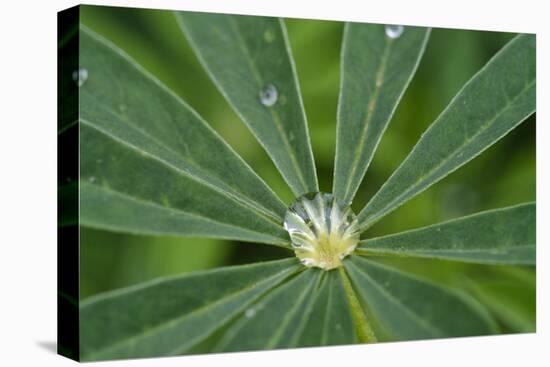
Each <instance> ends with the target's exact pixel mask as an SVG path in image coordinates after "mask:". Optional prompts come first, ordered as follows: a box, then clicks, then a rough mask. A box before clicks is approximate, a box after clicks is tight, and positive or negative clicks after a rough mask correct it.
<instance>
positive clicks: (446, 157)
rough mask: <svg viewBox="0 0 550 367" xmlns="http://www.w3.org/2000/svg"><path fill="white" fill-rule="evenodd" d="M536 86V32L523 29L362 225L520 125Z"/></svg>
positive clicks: (380, 195)
mask: <svg viewBox="0 0 550 367" xmlns="http://www.w3.org/2000/svg"><path fill="white" fill-rule="evenodd" d="M535 87H536V82H535V37H534V36H533V35H519V36H517V37H515V38H514V39H513V40H512V41H510V42H509V43H508V44H507V45H506V46H504V47H503V48H502V50H500V51H499V52H498V53H497V54H496V55H495V56H494V57H493V58H492V59H491V60H490V61H489V62H488V63H487V64H486V65H485V66H484V67H483V68H482V69H481V70H480V71H479V72H478V73H477V74H476V75H474V76H473V77H472V79H470V81H469V82H468V83H466V85H465V86H464V87H463V88H462V90H461V91H460V92H459V93H458V94H457V95H456V96H455V97H454V99H453V100H452V101H451V103H450V104H449V105H448V106H447V108H446V109H445V110H444V111H443V112H442V113H441V115H440V116H439V117H438V118H437V119H436V121H435V122H434V123H433V124H432V125H431V126H430V127H429V128H428V130H426V132H425V133H424V134H423V135H422V137H421V138H420V140H419V141H418V143H417V144H416V146H415V147H414V149H413V150H412V152H411V153H410V154H409V156H408V157H407V158H406V159H405V160H404V161H403V163H402V164H401V165H400V166H399V168H397V169H396V170H395V172H394V173H393V174H392V175H391V177H390V178H389V179H388V181H386V183H384V185H383V186H382V188H381V189H380V190H379V191H378V192H377V193H376V195H375V196H374V197H373V198H372V199H371V200H370V201H369V203H368V204H367V205H366V206H365V208H364V209H363V210H362V211H361V212H360V213H359V222H360V225H361V227H362V228H363V229H366V228H368V227H370V226H371V225H372V224H373V223H375V222H376V221H378V220H379V219H380V218H381V217H383V216H384V215H386V214H388V213H390V212H391V211H393V210H395V209H396V208H397V207H399V206H400V205H402V204H403V203H405V202H406V201H407V200H409V199H411V198H412V197H414V196H415V195H417V194H419V193H420V192H422V191H424V190H425V189H427V188H428V187H430V186H431V185H433V184H434V183H436V182H438V181H439V180H441V179H442V178H443V177H445V176H447V175H448V174H450V173H451V172H453V171H454V170H456V169H457V168H458V167H460V166H462V165H463V164H465V163H467V162H468V161H470V160H471V159H473V158H474V157H476V156H477V155H479V154H480V153H481V152H483V151H484V150H485V149H487V148H488V147H490V146H491V145H493V144H494V143H495V142H496V141H497V140H499V139H500V138H502V137H503V136H504V135H506V134H507V133H508V132H510V130H512V129H513V128H514V127H516V126H517V125H519V124H520V123H521V122H522V121H523V120H524V119H525V118H527V117H528V116H529V115H531V114H532V113H533V112H534V111H535V89H536V88H535ZM427 103H429V102H427Z"/></svg>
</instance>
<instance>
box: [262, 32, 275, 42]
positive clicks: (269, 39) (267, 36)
mask: <svg viewBox="0 0 550 367" xmlns="http://www.w3.org/2000/svg"><path fill="white" fill-rule="evenodd" d="M274 40H275V33H274V32H273V31H272V30H271V29H267V30H266V31H265V32H264V41H266V42H267V43H271V42H273V41H274Z"/></svg>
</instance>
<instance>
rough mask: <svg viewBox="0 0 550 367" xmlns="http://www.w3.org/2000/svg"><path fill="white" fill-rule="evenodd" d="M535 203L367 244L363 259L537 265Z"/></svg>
mask: <svg viewBox="0 0 550 367" xmlns="http://www.w3.org/2000/svg"><path fill="white" fill-rule="evenodd" d="M535 215H536V208H535V204H534V203H527V204H522V205H517V206H512V207H508V208H502V209H496V210H489V211H485V212H481V213H477V214H474V215H470V216H467V217H463V218H458V219H454V220H450V221H447V222H443V223H439V224H434V225H431V226H428V227H423V228H419V229H414V230H412V231H406V232H402V233H397V234H393V235H389V236H384V237H378V238H372V239H367V240H363V241H361V242H360V245H359V246H358V247H357V249H356V252H357V253H358V254H361V255H375V256H381V255H390V256H392V255H393V256H405V257H425V258H434V259H445V260H457V261H464V262H474V263H481V264H517V265H535V237H536V236H535V235H536V233H535V222H536V221H535V219H536V218H535Z"/></svg>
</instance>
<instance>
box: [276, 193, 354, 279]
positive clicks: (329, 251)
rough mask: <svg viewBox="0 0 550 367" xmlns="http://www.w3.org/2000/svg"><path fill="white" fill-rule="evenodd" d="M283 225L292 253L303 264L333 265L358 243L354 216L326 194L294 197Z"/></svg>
mask: <svg viewBox="0 0 550 367" xmlns="http://www.w3.org/2000/svg"><path fill="white" fill-rule="evenodd" d="M284 227H285V229H286V230H287V232H288V233H289V235H290V240H291V242H292V248H293V249H294V252H295V253H296V256H297V257H298V258H299V259H300V261H301V262H302V264H304V265H305V266H307V267H318V268H321V269H324V270H330V269H334V268H337V267H339V266H341V265H342V260H343V259H344V258H345V257H346V256H347V255H349V254H350V253H351V252H352V251H353V250H354V249H355V247H356V246H357V244H358V242H359V234H360V233H359V225H358V221H357V217H356V216H355V214H354V213H353V211H352V210H351V208H350V207H349V206H347V205H344V204H343V203H341V202H340V201H338V200H336V199H335V198H334V196H333V195H331V194H327V193H322V192H312V193H308V194H305V195H303V196H300V197H299V198H297V199H296V200H295V201H294V202H293V203H292V204H291V205H290V207H289V208H288V210H287V212H286V214H285V221H284Z"/></svg>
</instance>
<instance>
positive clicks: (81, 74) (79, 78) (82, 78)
mask: <svg viewBox="0 0 550 367" xmlns="http://www.w3.org/2000/svg"><path fill="white" fill-rule="evenodd" d="M86 80H88V70H87V69H84V68H80V69H78V70H75V71H73V81H74V82H75V83H76V85H78V86H79V87H82V85H83V84H84V83H85V82H86Z"/></svg>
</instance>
